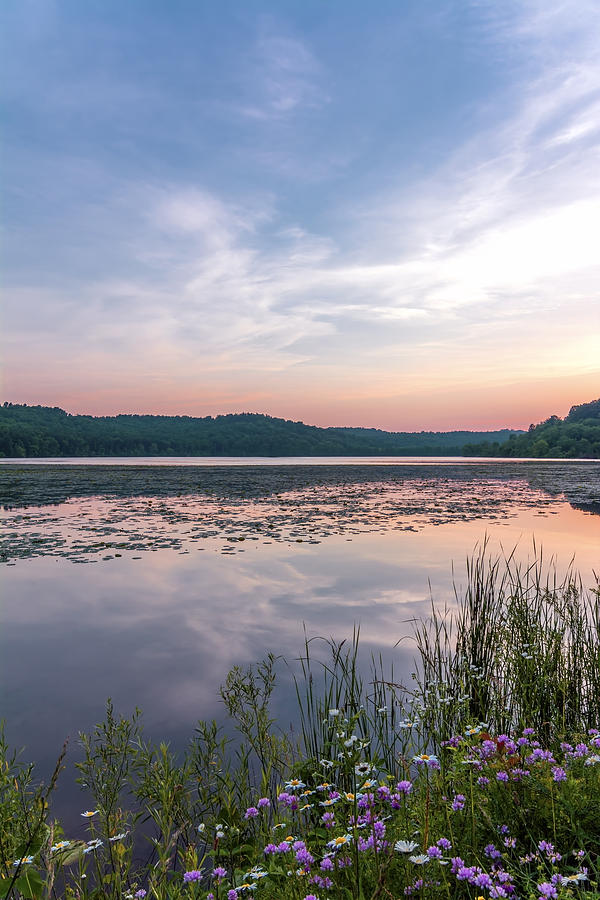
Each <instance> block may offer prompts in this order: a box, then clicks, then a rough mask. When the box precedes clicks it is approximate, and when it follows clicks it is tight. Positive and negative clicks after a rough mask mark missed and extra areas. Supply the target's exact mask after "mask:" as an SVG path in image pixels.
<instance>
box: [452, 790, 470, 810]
mask: <svg viewBox="0 0 600 900" xmlns="http://www.w3.org/2000/svg"><path fill="white" fill-rule="evenodd" d="M466 799H467V798H466V797H465V795H464V794H457V795H456V797H455V798H454V800H453V801H452V809H453V810H454V812H456V811H457V810H459V809H464V808H465V801H466Z"/></svg>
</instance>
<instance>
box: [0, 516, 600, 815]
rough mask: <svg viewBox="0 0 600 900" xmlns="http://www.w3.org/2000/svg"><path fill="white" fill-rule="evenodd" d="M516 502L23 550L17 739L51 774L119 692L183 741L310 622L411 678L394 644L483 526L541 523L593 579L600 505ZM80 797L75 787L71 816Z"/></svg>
mask: <svg viewBox="0 0 600 900" xmlns="http://www.w3.org/2000/svg"><path fill="white" fill-rule="evenodd" d="M512 513H513V515H512V517H507V518H501V519H500V518H495V517H491V516H490V517H483V518H481V519H477V520H472V521H452V522H447V523H446V524H433V522H429V523H425V524H424V525H423V527H422V528H421V530H420V531H416V532H414V531H397V530H388V531H384V532H382V531H381V528H378V530H377V531H376V532H373V531H368V530H366V531H362V532H361V533H358V534H351V535H349V534H347V533H346V534H336V535H330V536H329V537H328V539H327V540H326V541H323V542H322V543H320V544H310V543H308V542H303V543H296V541H294V540H287V541H280V542H278V541H271V542H268V543H266V542H264V541H247V542H245V543H244V547H243V550H244V552H243V553H242V552H240V553H237V552H236V553H233V554H231V553H228V554H224V553H223V550H222V548H223V540H222V539H221V538H218V539H217V538H206V539H204V540H203V541H202V547H200V548H196V549H194V550H193V551H192V552H190V553H187V554H181V553H180V552H177V551H175V550H172V549H163V550H159V551H157V552H155V553H151V552H143V553H141V554H140V553H139V552H137V551H131V550H129V551H125V550H124V551H123V553H122V556H121V557H120V558H115V557H113V558H112V559H109V560H105V561H100V562H99V563H98V564H97V565H93V566H76V565H73V563H72V562H71V561H69V560H68V559H64V558H61V557H59V556H58V557H55V556H50V557H41V558H36V559H27V560H19V561H18V562H17V564H16V565H15V566H13V567H10V568H8V567H4V571H3V587H4V599H3V609H2V631H1V635H0V658H1V660H2V682H3V693H2V716H3V717H4V718H6V720H7V735H8V738H9V740H10V741H11V743H13V745H18V746H22V745H25V746H26V747H27V754H26V756H27V758H28V759H29V758H31V759H35V760H37V761H38V762H39V763H40V764H41V767H42V769H46V770H48V769H49V768H50V766H51V764H52V762H53V760H54V758H55V755H56V754H57V752H58V750H59V748H60V745H61V744H62V741H63V740H64V738H65V737H66V736H67V735H71V736H72V737H76V735H77V732H78V730H79V729H82V730H89V729H90V728H91V726H92V725H93V723H94V722H96V721H99V720H100V719H101V718H102V715H103V708H104V703H105V701H106V698H107V697H109V696H111V697H112V698H113V700H114V702H115V706H116V708H117V709H118V710H120V711H122V712H123V713H129V712H130V711H132V709H133V708H134V706H136V705H139V706H141V707H142V708H143V710H144V714H145V716H144V718H145V722H146V727H147V731H148V733H149V734H150V735H152V736H153V737H155V738H157V739H162V738H166V739H169V740H171V741H173V743H174V745H176V746H177V745H178V746H182V745H183V744H184V743H185V742H186V740H187V739H188V737H189V736H190V734H191V732H192V729H193V726H194V723H195V721H196V720H197V719H198V718H212V717H217V718H220V717H221V712H222V708H221V704H220V702H219V700H218V693H217V692H218V686H219V684H220V683H222V682H223V680H224V678H225V676H226V674H227V672H228V670H229V669H230V668H231V667H232V666H233V665H235V664H239V665H244V664H247V663H251V662H254V661H256V660H258V659H260V658H262V657H264V655H265V654H266V653H267V652H268V651H273V652H275V653H278V654H283V655H285V656H286V657H287V658H288V659H290V660H293V659H294V658H296V657H297V656H298V654H299V652H300V650H301V648H302V642H303V625H304V627H305V628H306V632H307V633H308V634H309V635H314V634H321V635H325V636H330V635H331V636H334V637H335V638H338V639H341V638H343V637H347V636H349V635H351V633H352V630H353V627H354V625H355V624H359V625H360V628H361V638H362V645H363V651H364V654H365V659H366V658H368V656H369V654H370V652H371V651H373V652H375V653H379V651H383V652H384V654H385V656H386V658H387V659H388V660H391V659H394V662H395V668H396V673H397V677H398V678H404V679H406V678H408V677H409V675H410V671H411V669H412V650H411V647H410V645H409V644H408V643H407V642H406V641H403V642H402V643H401V644H400V646H399V647H395V644H396V642H397V641H398V640H400V639H401V638H405V637H406V636H407V635H408V634H409V633H410V631H411V627H410V624H409V620H410V619H412V618H414V617H418V616H422V615H426V614H427V613H428V610H429V608H430V603H431V600H432V599H433V600H434V602H435V603H436V604H442V605H443V604H449V605H451V604H452V602H453V597H454V594H453V587H452V564H453V563H454V565H455V569H456V572H455V574H456V580H457V583H458V586H459V588H460V584H461V583H464V580H465V578H464V565H463V563H464V560H465V558H466V556H467V555H468V554H469V553H470V552H471V551H472V550H473V547H474V546H475V544H476V543H477V542H478V541H481V540H482V538H483V535H484V532H487V534H488V536H489V545H490V550H491V551H492V552H499V551H500V550H501V548H502V547H503V548H505V549H506V550H510V549H512V547H513V546H514V545H515V544H516V543H518V545H519V547H518V556H519V557H520V558H521V559H523V560H524V559H526V558H527V557H528V556H530V557H531V555H532V552H533V551H532V539H533V536H534V535H535V539H536V541H537V544H538V546H541V547H543V551H544V554H545V557H546V559H549V558H550V557H551V556H556V558H557V560H558V563H559V567H562V568H565V567H566V566H567V565H568V563H569V561H570V559H571V557H572V555H573V554H574V553H575V564H576V566H577V567H578V568H579V569H580V571H581V572H582V575H583V577H584V582H585V583H590V582H591V580H592V570H593V569H594V568H596V570H598V568H599V566H598V563H599V559H598V549H599V547H600V519H599V518H598V517H597V516H592V515H589V514H586V513H584V512H581V511H577V510H574V509H572V508H571V507H570V506H569V505H568V504H567V503H565V502H559V501H553V502H552V505H551V506H550V507H549V506H548V505H547V504H544V503H542V504H539V505H537V506H535V505H532V506H528V505H525V506H524V505H522V504H520V505H519V504H516V505H515V507H514V508H513V510H512ZM136 557H137V558H136ZM284 680H285V679H284ZM278 711H279V715H280V717H281V721H282V723H284V722H286V721H287V720H289V719H291V718H292V715H293V712H292V703H291V694H290V693H289V692H288V693H286V692H285V690H284V691H283V692H282V693H281V695H280V697H279V700H278ZM69 778H70V776H69ZM73 802H74V801H73V797H72V794H70V793H69V792H66V793H65V792H63V795H62V799H61V801H60V804H62V806H63V808H62V810H61V812H63V813H64V814H67V817H68V810H71V813H72V804H73ZM60 804H59V806H60ZM75 808H76V809H78V807H77V801H75ZM75 821H76V820H75Z"/></svg>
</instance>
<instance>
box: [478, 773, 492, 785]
mask: <svg viewBox="0 0 600 900" xmlns="http://www.w3.org/2000/svg"><path fill="white" fill-rule="evenodd" d="M489 783H490V779H489V778H486V776H485V775H480V776H479V778H478V779H477V784H478V785H479V787H486V785H488V784H489Z"/></svg>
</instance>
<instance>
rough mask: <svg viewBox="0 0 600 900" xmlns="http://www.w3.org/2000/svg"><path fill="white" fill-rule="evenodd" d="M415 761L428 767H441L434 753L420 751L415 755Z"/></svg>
mask: <svg viewBox="0 0 600 900" xmlns="http://www.w3.org/2000/svg"><path fill="white" fill-rule="evenodd" d="M413 762H414V763H416V764H417V765H418V766H427V768H428V769H439V767H440V763H439V760H438V758H437V756H434V755H433V754H432V753H419V754H418V756H413Z"/></svg>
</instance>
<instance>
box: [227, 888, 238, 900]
mask: <svg viewBox="0 0 600 900" xmlns="http://www.w3.org/2000/svg"><path fill="white" fill-rule="evenodd" d="M227 900H237V891H236V890H235V889H234V888H232V889H231V890H230V891H227Z"/></svg>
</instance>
